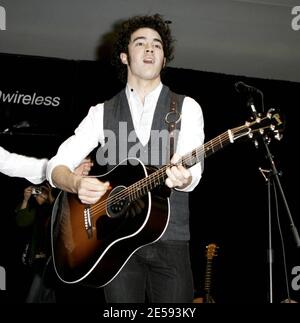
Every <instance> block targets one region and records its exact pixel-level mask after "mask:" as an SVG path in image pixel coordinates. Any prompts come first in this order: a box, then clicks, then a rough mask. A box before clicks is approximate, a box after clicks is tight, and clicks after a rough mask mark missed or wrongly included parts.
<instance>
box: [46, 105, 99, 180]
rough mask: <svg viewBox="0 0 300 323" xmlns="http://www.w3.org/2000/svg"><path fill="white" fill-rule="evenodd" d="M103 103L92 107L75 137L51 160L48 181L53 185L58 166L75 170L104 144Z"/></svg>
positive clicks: (66, 142)
mask: <svg viewBox="0 0 300 323" xmlns="http://www.w3.org/2000/svg"><path fill="white" fill-rule="evenodd" d="M103 141H104V131H103V103H101V104H98V105H96V106H92V107H91V108H90V110H89V112H88V114H87V116H86V117H85V118H84V119H83V120H82V121H81V123H80V125H79V126H78V127H77V128H76V130H75V132H74V135H73V136H71V137H69V138H68V139H67V140H65V141H64V142H63V143H62V144H61V145H60V147H59V148H58V151H57V154H56V155H55V156H54V157H53V158H51V159H50V161H49V162H48V167H47V180H48V181H49V183H50V184H51V185H52V186H54V185H53V182H52V179H51V178H52V176H51V175H52V171H53V169H54V168H55V167H56V166H58V165H64V166H67V167H68V168H69V169H70V170H72V171H73V170H74V169H75V168H76V167H77V166H78V165H79V164H80V162H81V161H82V160H83V159H84V158H85V157H86V156H88V155H89V153H90V152H91V151H92V150H93V149H94V148H95V147H97V145H98V143H99V142H100V143H103Z"/></svg>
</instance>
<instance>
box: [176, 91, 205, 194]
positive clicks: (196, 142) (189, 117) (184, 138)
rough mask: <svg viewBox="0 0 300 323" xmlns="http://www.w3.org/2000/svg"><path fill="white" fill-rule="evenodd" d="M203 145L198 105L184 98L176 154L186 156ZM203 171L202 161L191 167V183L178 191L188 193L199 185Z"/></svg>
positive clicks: (201, 123)
mask: <svg viewBox="0 0 300 323" xmlns="http://www.w3.org/2000/svg"><path fill="white" fill-rule="evenodd" d="M203 143H204V120H203V113H202V109H201V107H200V105H199V104H198V103H197V102H196V101H195V100H194V99H192V98H190V97H185V99H184V101H183V105H182V112H181V127H180V133H179V137H178V143H177V149H176V153H177V154H179V155H180V156H183V155H185V154H188V153H189V152H191V151H192V150H193V149H195V148H198V147H200V146H202V145H203ZM203 169H204V159H202V160H201V162H199V163H198V164H196V165H194V166H192V167H191V168H190V169H189V170H190V172H191V174H192V182H191V184H190V185H189V186H187V187H185V188H184V189H182V190H181V189H177V190H178V191H183V192H190V191H192V190H193V189H194V188H195V187H196V186H197V185H198V183H199V181H200V179H201V176H202V172H203Z"/></svg>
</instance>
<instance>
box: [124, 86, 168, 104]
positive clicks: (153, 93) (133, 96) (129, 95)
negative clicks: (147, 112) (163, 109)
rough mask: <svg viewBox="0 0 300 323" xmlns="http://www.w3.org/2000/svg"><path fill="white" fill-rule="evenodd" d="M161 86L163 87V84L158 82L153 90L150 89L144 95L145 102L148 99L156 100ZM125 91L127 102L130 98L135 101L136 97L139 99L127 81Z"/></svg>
mask: <svg viewBox="0 0 300 323" xmlns="http://www.w3.org/2000/svg"><path fill="white" fill-rule="evenodd" d="M162 87H163V84H162V83H161V82H160V83H159V84H158V86H157V87H156V88H155V89H154V90H152V91H151V92H150V93H149V94H147V95H146V96H145V102H147V101H148V100H149V99H150V100H155V101H156V102H157V100H158V97H159V95H160V92H161V90H162ZM125 93H126V96H127V99H128V101H129V102H130V101H132V100H135V101H136V100H137V99H138V100H139V101H140V99H139V97H138V96H137V95H136V91H135V90H134V88H133V87H131V86H129V84H128V83H127V84H126V89H125Z"/></svg>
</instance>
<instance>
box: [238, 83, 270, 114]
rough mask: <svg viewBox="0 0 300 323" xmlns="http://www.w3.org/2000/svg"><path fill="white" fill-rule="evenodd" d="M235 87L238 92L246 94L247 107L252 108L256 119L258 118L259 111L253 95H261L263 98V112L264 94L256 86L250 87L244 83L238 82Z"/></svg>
mask: <svg viewBox="0 0 300 323" xmlns="http://www.w3.org/2000/svg"><path fill="white" fill-rule="evenodd" d="M234 87H235V89H236V91H237V92H239V93H241V94H246V95H247V96H248V101H247V105H248V106H250V108H251V110H252V113H253V115H254V117H256V116H257V111H256V108H255V105H254V99H253V95H254V94H259V95H260V97H261V107H262V111H264V100H263V97H264V95H263V93H262V91H261V90H259V89H258V88H256V87H254V86H250V85H247V84H245V83H244V82H241V81H239V82H236V83H235V84H234Z"/></svg>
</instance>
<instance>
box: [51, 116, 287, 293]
mask: <svg viewBox="0 0 300 323" xmlns="http://www.w3.org/2000/svg"><path fill="white" fill-rule="evenodd" d="M281 124H282V122H281V120H280V116H279V114H277V113H276V114H275V113H274V112H273V111H269V112H268V113H267V114H266V115H265V116H261V117H258V118H256V119H255V120H252V121H250V122H246V123H245V124H244V125H242V126H239V127H236V128H233V129H229V130H227V131H225V132H224V133H222V134H221V135H219V136H217V137H216V138H214V139H212V140H210V141H209V142H207V143H205V144H204V145H202V146H200V147H198V148H196V149H194V150H193V151H191V152H190V153H189V154H186V155H184V156H183V157H182V158H181V160H180V161H179V162H178V163H177V164H181V165H183V166H184V167H186V168H190V167H192V166H193V165H195V164H196V163H198V162H200V161H201V160H202V159H203V158H206V157H208V156H210V155H211V154H213V153H215V152H217V151H218V150H220V149H222V148H223V147H225V146H226V145H228V144H230V143H233V142H235V141H236V140H238V139H240V138H244V137H252V136H253V135H255V134H261V133H263V132H266V131H268V132H271V133H275V134H277V135H278V134H279V127H280V125H281ZM169 166H170V165H165V166H163V167H161V168H160V169H158V170H157V169H154V168H153V167H149V166H146V165H144V164H143V163H142V162H141V161H140V160H138V159H135V158H130V159H126V160H124V161H123V162H121V163H120V164H118V165H117V166H116V167H114V168H113V169H112V170H111V171H110V172H108V173H105V174H103V175H99V176H97V177H98V178H99V180H101V181H109V182H110V184H111V188H110V189H108V191H107V192H106V194H105V195H104V196H103V197H102V198H101V199H100V200H99V201H98V202H97V203H96V204H94V205H85V204H82V203H81V202H80V200H79V199H78V197H77V195H75V194H71V193H66V192H63V191H62V192H60V194H59V195H58V197H57V199H56V200H55V203H54V207H53V212H52V218H51V243H52V254H53V262H54V268H55V271H56V273H57V275H58V277H59V278H60V279H61V280H62V281H63V282H65V283H68V284H75V283H81V284H83V285H88V286H94V287H102V286H105V285H106V284H108V283H109V282H110V281H112V280H113V279H114V277H116V275H117V274H118V273H119V272H120V270H121V269H122V267H123V266H124V265H125V263H126V262H127V261H128V259H129V258H130V257H131V255H132V254H133V253H134V252H135V251H136V250H138V249H139V248H141V247H143V246H145V245H148V244H151V243H153V242H155V241H157V240H159V239H160V237H161V236H162V235H163V234H164V232H165V230H166V228H167V225H168V222H169V194H170V190H169V189H168V188H167V186H166V185H164V182H165V179H166V177H167V176H166V169H167V168H168V167H169Z"/></svg>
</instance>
